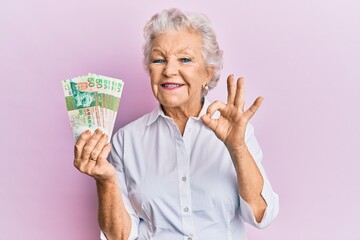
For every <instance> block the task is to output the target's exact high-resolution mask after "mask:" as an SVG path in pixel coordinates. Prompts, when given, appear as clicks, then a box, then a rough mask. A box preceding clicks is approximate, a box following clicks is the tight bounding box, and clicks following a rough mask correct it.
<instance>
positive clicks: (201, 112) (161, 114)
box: [146, 98, 210, 126]
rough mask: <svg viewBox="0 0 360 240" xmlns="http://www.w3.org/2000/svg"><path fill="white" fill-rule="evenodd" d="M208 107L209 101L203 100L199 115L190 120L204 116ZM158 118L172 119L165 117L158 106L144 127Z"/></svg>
mask: <svg viewBox="0 0 360 240" xmlns="http://www.w3.org/2000/svg"><path fill="white" fill-rule="evenodd" d="M209 105H210V103H209V101H208V100H207V99H206V98H204V104H203V106H202V108H201V110H200V113H199V115H198V116H197V117H193V116H191V117H190V118H193V119H195V120H200V117H201V116H202V115H204V114H206V111H207V108H208V107H209ZM160 116H161V117H163V118H167V119H172V118H171V117H168V116H166V115H165V113H164V111H163V110H162V108H161V106H160V104H159V106H158V107H157V108H155V109H154V110H153V111H152V112H151V113H150V116H149V120H148V122H147V124H146V126H149V125H151V124H153V123H154V122H155V121H156V120H157V119H158V118H159V117H160Z"/></svg>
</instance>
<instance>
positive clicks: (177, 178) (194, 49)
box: [74, 9, 279, 240]
mask: <svg viewBox="0 0 360 240" xmlns="http://www.w3.org/2000/svg"><path fill="white" fill-rule="evenodd" d="M144 35H145V41H146V43H145V46H144V62H145V65H146V68H147V70H148V72H149V75H150V79H151V87H152V91H153V93H154V96H155V98H156V99H157V100H158V102H159V107H157V108H156V109H154V110H153V111H152V112H151V113H149V114H146V115H145V116H143V117H141V118H139V119H138V120H135V121H134V122H132V123H130V124H128V125H127V126H125V127H124V128H122V129H120V130H119V131H118V132H117V133H116V134H115V135H114V137H113V139H112V145H111V144H110V143H107V141H108V136H106V135H105V134H103V133H102V132H101V131H100V130H97V131H96V132H95V133H94V134H91V133H90V132H85V133H83V134H82V135H81V137H80V138H79V140H78V141H77V143H76V145H75V160H74V164H75V166H76V167H77V168H78V169H79V170H80V171H81V172H83V173H85V174H88V175H90V176H92V177H94V178H95V180H96V183H97V191H98V197H99V224H100V228H101V230H102V232H103V233H102V237H101V238H102V239H139V240H143V239H159V240H173V239H189V240H191V239H206V240H209V239H216V240H219V239H238V240H240V239H246V232H245V226H244V222H247V223H249V224H251V225H253V226H255V227H258V228H263V227H265V226H267V225H268V224H269V223H270V222H272V220H273V219H274V218H275V217H276V215H277V213H278V204H279V203H278V196H277V195H276V193H274V192H273V190H272V188H271V185H270V183H269V181H268V179H267V177H266V175H265V172H264V169H263V167H262V165H261V159H262V152H261V149H260V147H259V145H258V143H257V141H256V139H255V136H254V130H253V127H252V126H251V125H250V124H249V123H248V122H249V120H250V118H251V117H252V116H253V115H254V114H255V112H256V110H257V109H258V108H259V106H260V104H261V101H262V97H259V98H257V99H256V100H255V102H254V103H253V105H252V106H251V107H250V108H249V109H247V110H244V80H243V78H239V79H238V80H237V82H236V83H235V82H234V76H233V75H230V76H229V77H228V78H227V86H228V88H227V89H228V97H227V102H226V103H223V102H220V101H215V102H213V103H211V104H209V102H208V101H207V100H206V99H205V98H204V96H205V95H206V93H207V92H208V90H210V89H212V88H213V87H215V85H216V83H217V81H218V80H219V78H220V69H221V68H222V51H221V50H220V49H219V46H218V43H217V41H216V36H215V33H214V31H213V29H212V27H211V26H210V24H209V21H208V19H207V18H206V17H205V16H204V15H202V14H196V13H183V12H181V11H180V10H178V9H169V10H163V11H161V12H160V13H158V14H156V15H154V16H153V17H152V18H151V19H150V21H149V22H148V23H147V24H146V26H145V34H144ZM111 146H112V149H111ZM109 154H110V159H109V161H110V163H109V162H108V161H107V157H108V155H109ZM104 235H105V236H106V237H105V236H104Z"/></svg>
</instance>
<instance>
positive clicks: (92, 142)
mask: <svg viewBox="0 0 360 240" xmlns="http://www.w3.org/2000/svg"><path fill="white" fill-rule="evenodd" d="M102 135H103V134H102V131H101V130H100V129H96V131H95V132H94V134H93V135H92V136H91V138H89V140H88V141H87V143H86V144H85V146H84V148H83V151H82V154H81V158H82V159H83V160H89V158H90V154H91V152H92V151H93V149H94V148H95V146H96V144H97V143H98V142H99V140H100V138H101V137H102Z"/></svg>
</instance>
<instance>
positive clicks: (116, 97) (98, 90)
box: [62, 74, 124, 140]
mask: <svg viewBox="0 0 360 240" xmlns="http://www.w3.org/2000/svg"><path fill="white" fill-rule="evenodd" d="M62 85H63V90H64V95H65V102H66V107H67V111H68V115H69V119H70V125H71V127H72V130H73V134H74V138H75V140H77V139H78V138H79V136H80V134H81V133H83V132H84V131H86V130H88V129H89V130H91V131H95V130H96V129H97V128H100V129H101V130H102V131H104V132H105V133H106V134H108V135H109V136H111V134H112V132H113V129H114V125H115V120H116V116H117V112H118V108H119V104H120V98H121V94H122V90H123V86H124V82H123V81H122V80H120V79H116V78H110V77H106V76H102V75H97V74H88V75H86V76H79V77H76V78H71V79H66V80H63V81H62Z"/></svg>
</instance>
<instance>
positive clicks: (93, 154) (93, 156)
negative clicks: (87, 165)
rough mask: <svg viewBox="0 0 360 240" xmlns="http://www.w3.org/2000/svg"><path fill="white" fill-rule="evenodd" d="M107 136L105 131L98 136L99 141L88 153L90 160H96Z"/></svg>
mask: <svg viewBox="0 0 360 240" xmlns="http://www.w3.org/2000/svg"><path fill="white" fill-rule="evenodd" d="M108 138H109V137H108V135H107V134H105V133H103V134H102V137H101V138H100V140H99V142H98V143H97V144H96V146H95V147H94V149H93V150H92V151H91V153H90V160H95V161H96V160H97V158H98V156H99V154H100V152H101V151H102V149H103V148H104V146H105V145H106V143H107V140H108Z"/></svg>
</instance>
